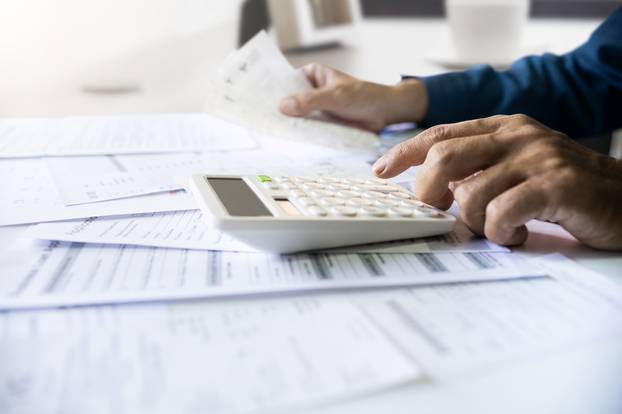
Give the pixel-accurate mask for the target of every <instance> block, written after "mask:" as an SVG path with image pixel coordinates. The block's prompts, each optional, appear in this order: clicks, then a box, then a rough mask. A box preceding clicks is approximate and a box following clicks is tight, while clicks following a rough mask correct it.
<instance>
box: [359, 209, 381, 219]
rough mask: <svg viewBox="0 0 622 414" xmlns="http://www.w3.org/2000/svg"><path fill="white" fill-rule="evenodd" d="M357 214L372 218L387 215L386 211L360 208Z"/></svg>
mask: <svg viewBox="0 0 622 414" xmlns="http://www.w3.org/2000/svg"><path fill="white" fill-rule="evenodd" d="M359 213H361V214H363V215H366V216H372V217H385V216H386V215H387V210H385V209H384V208H380V207H361V208H360V209H359Z"/></svg>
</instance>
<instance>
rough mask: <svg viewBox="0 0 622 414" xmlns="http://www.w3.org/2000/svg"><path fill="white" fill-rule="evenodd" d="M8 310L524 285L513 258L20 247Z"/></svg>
mask: <svg viewBox="0 0 622 414" xmlns="http://www.w3.org/2000/svg"><path fill="white" fill-rule="evenodd" d="M0 267H1V268H2V269H3V274H4V275H6V276H5V277H3V278H0V309H12V308H28V307H45V306H59V305H77V304H99V303H121V302H133V301H151V300H166V299H189V298H204V297H219V296H232V295H233V296H240V295H257V294H262V293H263V294H265V293H275V292H297V291H300V292H304V291H317V290H333V289H351V288H364V287H387V286H408V285H421V284H433V283H453V282H460V281H480V282H481V281H485V280H500V279H512V278H521V277H526V276H532V275H539V274H542V273H541V270H540V269H539V268H537V267H535V266H532V265H529V263H526V262H525V261H524V260H522V259H521V258H520V257H519V256H518V255H513V254H509V253H421V254H369V253H366V254H355V253H341V254H328V253H314V254H310V253H308V254H295V255H274V254H262V253H243V252H218V251H201V250H187V249H166V248H157V247H143V246H129V245H104V244H84V243H65V242H57V241H51V242H49V241H48V242H43V241H34V240H29V239H23V240H18V241H16V243H15V244H14V245H13V246H11V247H10V248H9V249H7V250H5V251H4V254H3V255H2V256H1V257H0Z"/></svg>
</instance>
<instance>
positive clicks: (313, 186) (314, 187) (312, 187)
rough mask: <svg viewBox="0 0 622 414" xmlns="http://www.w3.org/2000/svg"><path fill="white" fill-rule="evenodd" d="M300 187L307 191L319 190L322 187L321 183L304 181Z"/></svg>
mask: <svg viewBox="0 0 622 414" xmlns="http://www.w3.org/2000/svg"><path fill="white" fill-rule="evenodd" d="M301 187H302V188H303V189H304V190H307V191H313V190H321V189H323V188H324V186H323V185H322V184H318V183H306V184H302V185H301Z"/></svg>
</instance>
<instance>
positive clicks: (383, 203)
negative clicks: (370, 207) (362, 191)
mask: <svg viewBox="0 0 622 414" xmlns="http://www.w3.org/2000/svg"><path fill="white" fill-rule="evenodd" d="M374 204H375V205H377V206H378V207H397V206H399V205H400V202H399V201H397V200H393V199H390V198H379V199H376V200H375V201H374Z"/></svg>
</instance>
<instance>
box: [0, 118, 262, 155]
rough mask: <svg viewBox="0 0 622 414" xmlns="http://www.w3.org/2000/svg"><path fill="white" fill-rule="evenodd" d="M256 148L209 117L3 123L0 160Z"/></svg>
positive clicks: (229, 126)
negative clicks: (9, 158) (8, 158)
mask: <svg viewBox="0 0 622 414" xmlns="http://www.w3.org/2000/svg"><path fill="white" fill-rule="evenodd" d="M253 146H255V141H254V140H253V139H252V138H251V137H250V135H249V134H248V132H247V131H245V130H244V129H242V128H240V127H239V126H236V125H233V124H231V123H228V122H225V121H223V120H222V119H219V118H215V117H212V116H209V115H207V114H158V115H122V116H105V117H103V116H102V117H67V118H49V119H0V158H7V157H44V156H61V155H94V154H140V153H154V152H181V151H185V152H187V151H216V150H223V149H229V150H230V149H236V148H237V149H242V148H251V147H253Z"/></svg>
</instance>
